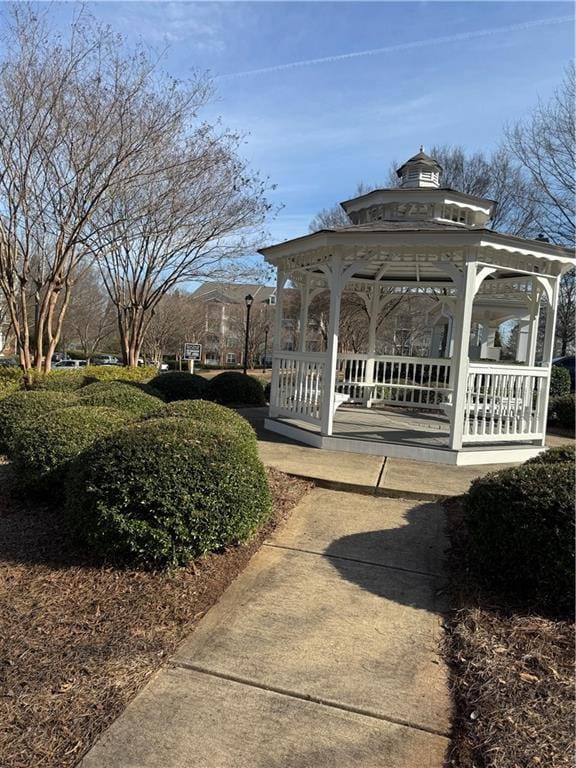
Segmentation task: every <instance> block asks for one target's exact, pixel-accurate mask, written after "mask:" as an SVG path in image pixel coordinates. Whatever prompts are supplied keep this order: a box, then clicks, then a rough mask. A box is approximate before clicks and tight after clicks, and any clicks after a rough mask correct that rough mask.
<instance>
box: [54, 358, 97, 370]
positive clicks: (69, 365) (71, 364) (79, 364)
mask: <svg viewBox="0 0 576 768" xmlns="http://www.w3.org/2000/svg"><path fill="white" fill-rule="evenodd" d="M87 364H88V363H87V361H86V360H60V362H59V363H56V364H55V365H53V366H52V367H53V368H58V369H59V370H60V369H62V368H64V369H65V370H68V371H74V370H76V369H77V368H84V367H85V366H86V365H87Z"/></svg>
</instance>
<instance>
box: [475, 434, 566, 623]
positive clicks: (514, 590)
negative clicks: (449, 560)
mask: <svg viewBox="0 0 576 768" xmlns="http://www.w3.org/2000/svg"><path fill="white" fill-rule="evenodd" d="M574 492H575V487H574V450H573V449H572V448H555V449H551V450H549V451H547V452H545V453H543V454H542V455H540V456H538V457H537V458H536V459H532V460H530V461H529V462H526V464H524V465H523V466H521V467H516V468H514V469H506V470H503V471H501V472H496V473H492V474H489V475H486V476H485V477H482V478H479V479H477V480H475V481H474V482H473V483H472V485H471V487H470V490H469V492H468V494H467V495H466V496H465V503H464V508H465V520H466V525H467V528H468V531H469V534H470V547H471V552H470V554H471V560H470V566H471V569H472V571H473V572H474V573H475V575H476V577H477V578H478V579H479V581H480V582H481V583H484V584H485V585H487V586H488V587H490V588H491V589H495V590H497V591H499V592H501V593H504V594H506V595H507V596H509V597H513V598H514V599H520V600H522V601H524V602H526V601H527V602H529V603H532V604H536V605H538V606H539V607H541V608H543V609H545V610H547V611H551V612H553V613H560V614H564V613H567V612H572V611H573V586H574Z"/></svg>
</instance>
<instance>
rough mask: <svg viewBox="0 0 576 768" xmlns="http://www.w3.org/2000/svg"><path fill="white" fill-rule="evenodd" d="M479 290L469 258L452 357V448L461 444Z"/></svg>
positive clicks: (463, 277)
mask: <svg viewBox="0 0 576 768" xmlns="http://www.w3.org/2000/svg"><path fill="white" fill-rule="evenodd" d="M475 291H476V262H475V261H471V260H470V261H467V262H466V265H465V267H464V272H463V274H462V280H461V283H460V286H459V287H458V299H457V303H456V312H455V317H454V331H455V333H454V355H453V357H452V371H451V380H452V416H451V419H450V440H449V445H450V448H454V449H456V450H458V449H460V448H462V433H463V430H464V404H465V401H466V389H467V385H468V363H469V360H468V343H469V339H470V325H471V321H472V305H473V303H474V294H475Z"/></svg>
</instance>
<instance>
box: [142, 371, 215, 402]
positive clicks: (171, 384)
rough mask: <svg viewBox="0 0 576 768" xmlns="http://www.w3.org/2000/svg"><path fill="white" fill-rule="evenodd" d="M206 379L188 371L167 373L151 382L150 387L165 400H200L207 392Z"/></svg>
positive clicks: (161, 374)
mask: <svg viewBox="0 0 576 768" xmlns="http://www.w3.org/2000/svg"><path fill="white" fill-rule="evenodd" d="M206 383H207V382H206V379H205V378H203V377H202V376H197V375H196V374H195V373H186V371H166V373H160V374H158V376H155V377H154V378H153V379H152V380H151V381H150V386H151V387H154V389H156V390H158V392H160V394H161V395H162V397H163V398H164V400H166V401H167V402H169V403H171V402H173V401H174V400H200V399H201V398H202V396H203V395H204V392H205V390H206Z"/></svg>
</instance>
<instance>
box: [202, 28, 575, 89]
mask: <svg viewBox="0 0 576 768" xmlns="http://www.w3.org/2000/svg"><path fill="white" fill-rule="evenodd" d="M568 22H574V16H555V17H552V18H549V19H535V20H534V21H525V22H523V23H522V24H511V25H510V26H508V27H494V28H493V29H479V30H477V31H475V32H461V33H459V34H456V35H445V36H444V37H431V38H428V39H427V40H415V41H414V42H412V43H398V45H388V46H386V47H385V48H372V49H370V50H367V51H354V52H353V53H338V54H336V55H334V56H323V57H322V58H320V59H304V60H302V61H290V62H288V63H287V64H276V65H275V66H273V67H262V69H248V70H245V71H244V72H231V73H229V74H225V75H216V78H215V79H216V80H232V79H234V78H236V77H248V76H249V75H263V74H266V73H268V72H281V71H282V70H284V69H295V68H296V67H310V66H312V65H313V64H326V63H328V62H332V61H345V60H346V59H356V58H359V57H360V56H379V55H380V54H382V53H394V52H396V51H410V50H412V49H414V48H426V47H428V46H432V45H442V44H443V43H457V42H460V41H462V40H475V39H476V38H481V37H490V36H491V35H497V34H501V33H503V32H521V31H523V30H525V29H533V28H534V27H547V26H550V25H551V24H566V23H568Z"/></svg>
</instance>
